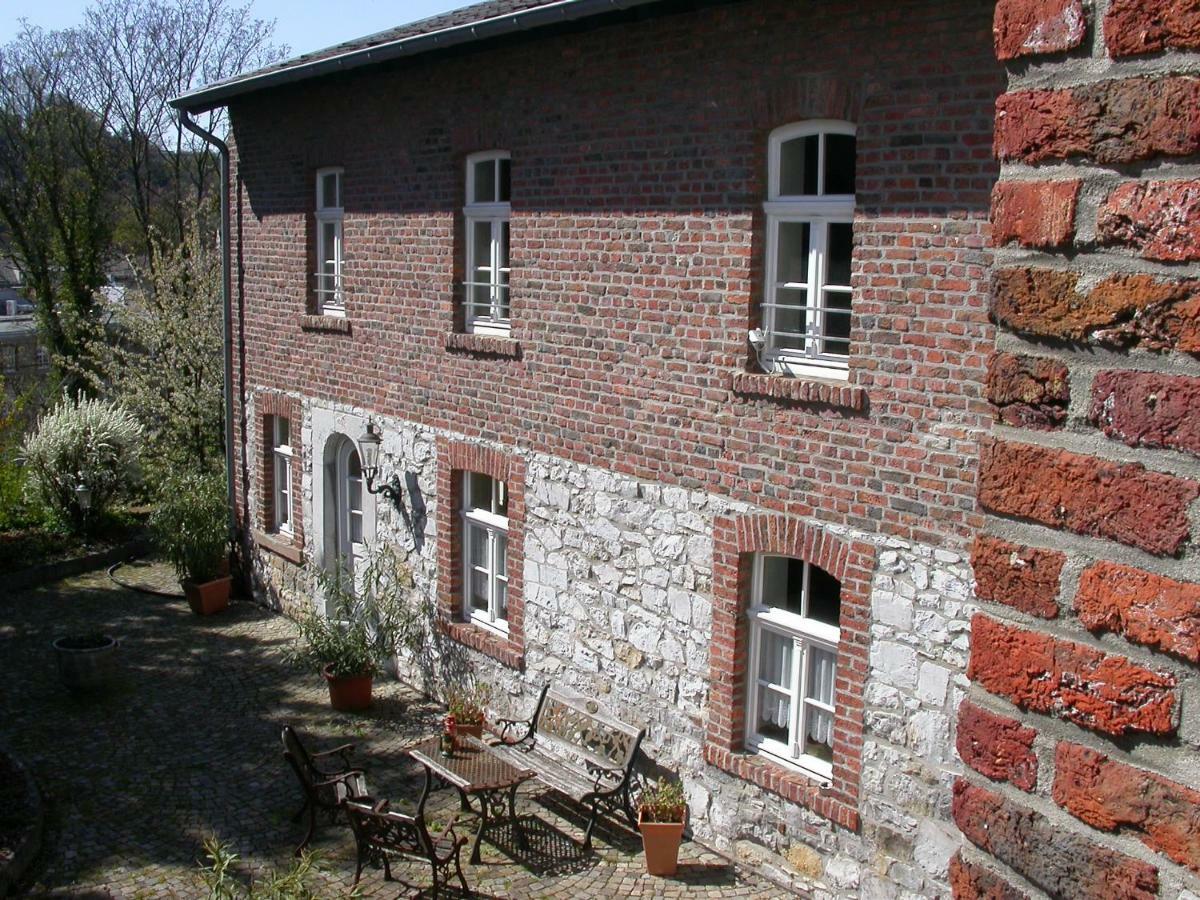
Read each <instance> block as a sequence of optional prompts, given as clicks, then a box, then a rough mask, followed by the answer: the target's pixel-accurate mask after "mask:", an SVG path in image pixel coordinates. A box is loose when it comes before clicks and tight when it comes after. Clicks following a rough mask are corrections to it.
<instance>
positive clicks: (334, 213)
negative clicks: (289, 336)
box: [313, 166, 346, 316]
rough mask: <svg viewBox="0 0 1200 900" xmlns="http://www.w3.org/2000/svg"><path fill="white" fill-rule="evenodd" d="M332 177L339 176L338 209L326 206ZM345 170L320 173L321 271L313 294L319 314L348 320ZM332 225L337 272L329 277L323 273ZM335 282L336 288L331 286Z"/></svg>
mask: <svg viewBox="0 0 1200 900" xmlns="http://www.w3.org/2000/svg"><path fill="white" fill-rule="evenodd" d="M328 175H336V176H337V194H338V196H337V197H336V198H335V199H336V200H337V201H338V204H337V205H336V206H330V205H328V204H327V203H326V199H327V198H326V197H325V177H326V176H328ZM342 176H343V169H342V168H341V167H340V166H333V167H328V168H324V169H317V189H316V205H315V216H316V222H317V271H316V272H314V273H313V284H314V289H313V293H314V296H315V297H316V300H317V312H318V313H320V314H321V315H325V316H345V315H346V302H345V296H344V294H343V292H342V269H343V262H344V258H343V250H344V247H343V243H344V242H343V240H342V234H343V224H344V221H345V209H344V204H345V202H346V198H345V184H344V183H343V178H342ZM329 223H333V225H334V237H333V253H332V257H333V272H332V273H326V272H323V271H321V269H322V268H323V267H324V260H325V258H326V255H327V251H328V250H329V248H328V247H326V246H325V226H326V225H327V224H329ZM331 280H332V282H333V283H332V284H330V283H329V282H330V281H331Z"/></svg>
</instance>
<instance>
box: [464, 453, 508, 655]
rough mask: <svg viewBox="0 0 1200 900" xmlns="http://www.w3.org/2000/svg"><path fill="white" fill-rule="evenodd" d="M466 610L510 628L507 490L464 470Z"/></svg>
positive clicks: (493, 624)
mask: <svg viewBox="0 0 1200 900" xmlns="http://www.w3.org/2000/svg"><path fill="white" fill-rule="evenodd" d="M462 479H463V485H462V494H463V508H462V536H463V611H464V613H465V615H466V617H467V618H468V619H469V620H470V621H472V622H476V623H478V624H480V625H484V626H486V627H488V628H495V629H498V630H500V631H503V632H507V631H508V621H507V620H508V563H507V558H508V491H507V488H506V486H505V483H504V482H503V481H498V480H497V479H495V478H491V477H489V476H487V475H481V474H480V473H478V472H463V473H462Z"/></svg>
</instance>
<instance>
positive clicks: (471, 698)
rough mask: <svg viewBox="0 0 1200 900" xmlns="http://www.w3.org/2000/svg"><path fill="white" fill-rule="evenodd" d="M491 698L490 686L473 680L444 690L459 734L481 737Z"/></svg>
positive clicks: (447, 704)
mask: <svg viewBox="0 0 1200 900" xmlns="http://www.w3.org/2000/svg"><path fill="white" fill-rule="evenodd" d="M491 699H492V687H491V685H489V684H482V683H480V682H478V681H473V682H471V683H470V684H467V685H462V686H456V687H452V688H450V689H449V690H448V691H446V706H447V707H448V708H449V710H450V715H452V716H453V717H454V721H455V724H456V725H457V726H458V733H459V734H469V735H470V736H471V737H473V738H476V739H479V738H482V737H483V719H484V714H485V711H486V710H487V705H488V703H489V702H490V701H491Z"/></svg>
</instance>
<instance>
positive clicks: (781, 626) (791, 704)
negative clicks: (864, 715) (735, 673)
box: [746, 554, 841, 780]
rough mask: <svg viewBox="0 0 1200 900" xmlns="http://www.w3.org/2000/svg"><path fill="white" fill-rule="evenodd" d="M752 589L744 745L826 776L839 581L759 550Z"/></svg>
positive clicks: (830, 760) (830, 748)
mask: <svg viewBox="0 0 1200 900" xmlns="http://www.w3.org/2000/svg"><path fill="white" fill-rule="evenodd" d="M751 591H752V594H751V597H750V605H749V612H748V615H749V619H750V660H749V666H748V667H747V678H748V680H749V684H748V685H747V687H748V690H747V691H746V695H747V696H746V706H747V710H746V746H747V747H748V748H749V749H751V750H754V751H756V752H758V753H761V754H763V755H765V756H769V757H771V758H773V759H775V760H778V761H782V762H784V763H786V764H788V765H791V766H795V767H797V768H800V769H802V770H804V771H806V772H808V773H809V774H811V775H815V776H817V777H819V778H822V779H826V780H828V779H829V778H831V777H832V775H833V724H834V717H835V714H836V709H835V706H834V700H835V692H834V679H835V677H836V674H837V660H838V642H839V639H840V636H841V628H840V624H839V622H840V616H841V585H840V584H839V583H838V581H837V579H836V578H834V577H833V576H832V575H830V574H829V573H828V572H825V571H824V570H823V569H820V568H818V567H817V566H814V565H810V564H809V563H807V562H805V561H803V560H800V559H794V558H792V557H787V556H774V555H769V554H758V555H757V556H756V557H755V558H754V570H753V578H752V584H751Z"/></svg>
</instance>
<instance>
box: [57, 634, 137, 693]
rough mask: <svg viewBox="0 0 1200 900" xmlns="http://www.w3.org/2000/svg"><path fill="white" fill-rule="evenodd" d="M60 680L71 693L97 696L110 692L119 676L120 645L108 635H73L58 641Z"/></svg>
mask: <svg viewBox="0 0 1200 900" xmlns="http://www.w3.org/2000/svg"><path fill="white" fill-rule="evenodd" d="M52 646H53V647H54V657H55V660H56V662H57V664H58V677H59V678H60V679H61V680H62V683H63V684H64V685H66V687H67V689H68V690H71V691H73V692H79V693H94V692H99V691H103V690H106V689H107V688H108V687H110V686H111V685H112V683H113V680H114V679H115V678H116V675H117V648H118V647H119V646H120V643H119V642H118V641H117V639H116V638H114V637H112V636H110V635H107V634H94V635H73V636H68V637H60V638H58V639H57V640H56V641H54V643H53V645H52Z"/></svg>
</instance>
